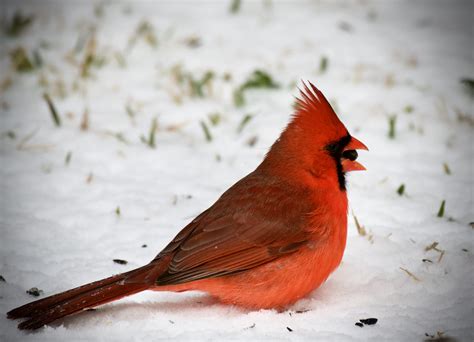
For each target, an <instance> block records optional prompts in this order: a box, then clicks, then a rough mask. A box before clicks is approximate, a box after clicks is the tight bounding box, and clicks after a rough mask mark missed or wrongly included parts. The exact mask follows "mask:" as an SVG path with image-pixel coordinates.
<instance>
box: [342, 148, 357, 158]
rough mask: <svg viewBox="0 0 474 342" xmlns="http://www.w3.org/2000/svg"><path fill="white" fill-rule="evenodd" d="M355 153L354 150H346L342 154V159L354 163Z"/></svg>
mask: <svg viewBox="0 0 474 342" xmlns="http://www.w3.org/2000/svg"><path fill="white" fill-rule="evenodd" d="M357 156H358V154H357V151H356V150H347V151H344V152H342V158H346V159H349V160H350V161H354V160H356V159H357Z"/></svg>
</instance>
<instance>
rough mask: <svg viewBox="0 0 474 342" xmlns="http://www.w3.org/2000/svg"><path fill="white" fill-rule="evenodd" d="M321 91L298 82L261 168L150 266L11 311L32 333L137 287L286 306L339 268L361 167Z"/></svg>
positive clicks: (353, 142)
mask: <svg viewBox="0 0 474 342" xmlns="http://www.w3.org/2000/svg"><path fill="white" fill-rule="evenodd" d="M357 149H363V150H367V147H366V146H365V145H364V144H363V143H361V142H360V141H359V140H357V139H356V138H354V137H352V136H351V135H350V134H349V132H348V131H347V129H346V128H345V127H344V125H343V124H342V122H341V121H340V120H339V119H338V117H337V115H336V113H335V112H334V111H333V109H332V108H331V106H330V104H329V103H328V101H327V100H326V98H325V97H324V95H323V94H322V93H321V92H320V91H319V90H318V89H317V88H316V87H315V86H314V85H313V84H311V83H309V86H307V85H306V84H304V90H303V91H301V98H300V99H297V100H296V110H295V114H294V116H293V118H292V120H291V121H290V123H289V124H288V126H287V127H286V128H285V130H284V131H283V133H282V134H281V135H280V137H279V138H278V139H277V141H276V142H275V143H274V144H273V145H272V147H271V148H270V151H269V152H268V154H267V155H266V157H265V158H264V160H263V161H262V163H261V164H260V165H259V166H258V167H257V168H256V169H255V171H253V172H251V173H250V174H249V175H247V176H245V177H244V178H242V179H241V180H239V181H238V182H237V183H235V184H234V185H233V186H232V187H230V188H229V189H228V190H227V191H226V192H224V194H223V195H222V196H221V197H220V198H219V199H218V200H217V202H215V203H214V204H213V205H212V206H211V207H210V208H209V209H207V210H205V211H204V212H203V213H201V214H200V215H199V216H197V217H196V218H195V219H194V220H193V221H192V222H191V223H189V224H188V225H187V226H186V227H184V228H183V229H182V230H181V231H180V232H179V233H178V235H177V236H176V237H175V238H174V239H173V240H172V241H171V242H170V243H169V244H168V245H167V246H166V247H165V248H164V249H163V250H162V251H161V252H160V253H159V254H158V255H157V256H156V257H155V258H154V259H153V260H152V261H151V262H150V263H149V264H147V265H145V266H142V267H140V268H137V269H135V270H132V271H129V272H126V273H122V274H117V275H114V276H112V277H110V278H106V279H103V280H99V281H96V282H93V283H90V284H87V285H83V286H80V287H77V288H74V289H72V290H69V291H66V292H63V293H59V294H56V295H53V296H50V297H47V298H44V299H40V300H37V301H35V302H32V303H29V304H26V305H23V306H21V307H19V308H16V309H14V310H12V311H10V312H8V314H7V315H8V318H11V319H17V318H26V320H25V321H24V322H22V323H20V324H19V325H18V328H19V329H38V328H40V327H42V326H43V325H45V324H48V323H51V322H53V321H55V320H57V319H59V318H61V317H64V316H67V315H71V314H74V313H76V312H79V311H82V310H84V309H88V308H92V307H95V306H98V305H101V304H105V303H108V302H111V301H114V300H118V299H120V298H122V297H125V296H129V295H132V294H134V293H137V292H141V291H144V290H155V291H174V292H182V291H188V290H200V291H204V292H207V293H209V294H210V295H212V296H214V297H216V298H217V299H218V300H220V301H221V302H223V303H226V304H231V305H237V306H241V307H245V308H249V309H262V308H264V309H270V308H276V309H280V310H281V309H284V308H285V307H287V306H288V305H290V304H292V303H294V302H296V301H297V300H298V299H300V298H302V297H304V296H306V295H307V294H309V293H310V292H311V291H313V290H314V289H316V288H317V287H319V286H320V285H321V284H322V283H323V282H324V281H325V280H326V279H327V278H328V276H329V275H330V274H331V272H333V271H334V269H335V268H336V267H337V266H338V265H339V263H340V262H341V259H342V255H343V253H344V249H345V245H346V235H347V195H346V180H345V174H346V172H348V171H355V170H364V169H365V168H364V167H363V166H362V165H361V164H359V163H358V162H357V161H356V158H357V152H356V150H357Z"/></svg>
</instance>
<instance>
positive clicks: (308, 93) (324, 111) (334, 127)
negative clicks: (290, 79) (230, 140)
mask: <svg viewBox="0 0 474 342" xmlns="http://www.w3.org/2000/svg"><path fill="white" fill-rule="evenodd" d="M303 85H304V89H303V90H300V95H301V97H300V98H297V99H296V111H295V114H294V116H293V118H292V120H291V122H290V123H289V124H288V126H287V127H286V129H285V130H284V131H283V133H282V134H281V136H280V138H279V139H278V140H277V141H276V142H275V144H274V145H273V146H272V148H271V149H270V151H269V153H268V154H267V157H266V162H267V163H268V164H273V165H274V166H273V167H276V166H277V164H279V166H278V167H280V168H281V169H282V170H284V171H288V172H291V171H295V170H299V171H303V172H308V173H309V174H310V175H311V176H312V177H315V178H320V179H327V180H330V181H334V182H336V181H337V184H338V185H339V188H340V189H341V190H345V188H346V187H345V185H346V183H345V174H346V172H350V171H358V170H365V168H364V166H362V165H361V164H360V163H359V162H357V161H356V159H357V157H358V154H357V150H368V148H367V147H366V146H365V145H364V144H363V143H362V142H360V141H359V140H358V139H356V138H354V137H353V136H351V135H350V134H349V132H348V130H347V128H346V127H345V126H344V124H343V123H342V122H341V121H340V120H339V118H338V117H337V115H336V113H335V112H334V110H333V109H332V107H331V105H330V104H329V102H328V101H327V100H326V98H325V97H324V95H323V94H322V93H321V91H319V89H317V88H316V87H315V86H314V85H313V84H311V83H309V86H307V85H306V84H305V83H303ZM264 164H265V162H264ZM285 169H286V170H285Z"/></svg>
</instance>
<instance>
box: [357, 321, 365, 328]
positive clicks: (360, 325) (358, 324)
mask: <svg viewBox="0 0 474 342" xmlns="http://www.w3.org/2000/svg"><path fill="white" fill-rule="evenodd" d="M355 325H357V326H358V327H361V328H363V327H364V325H363V324H362V323H361V322H356V324H355Z"/></svg>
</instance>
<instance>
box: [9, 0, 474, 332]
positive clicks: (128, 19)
mask: <svg viewBox="0 0 474 342" xmlns="http://www.w3.org/2000/svg"><path fill="white" fill-rule="evenodd" d="M229 5H230V2H227V1H225V2H220V1H207V2H202V3H200V4H197V3H195V2H189V1H188V2H185V1H176V2H171V1H163V2H130V3H125V2H102V3H100V2H94V3H92V2H85V1H81V2H61V1H57V2H45V1H41V2H40V1H31V2H24V1H22V2H14V1H12V2H5V1H4V2H2V5H1V9H2V17H3V19H5V18H11V16H12V15H13V13H14V12H15V11H16V9H18V8H21V9H22V12H23V13H24V14H34V17H35V19H34V22H33V24H32V26H31V27H29V28H27V30H26V32H25V33H23V34H22V35H20V36H19V37H17V38H10V37H6V36H5V35H3V34H2V36H1V44H0V49H1V51H0V84H5V83H4V82H5V80H7V79H10V80H11V81H12V84H11V86H10V87H8V88H7V89H5V88H6V87H3V86H2V87H1V88H2V90H0V107H1V109H0V110H1V111H0V115H1V125H0V165H1V167H0V172H1V174H0V179H1V184H0V191H1V196H0V210H1V211H0V229H1V231H0V232H1V242H0V247H1V248H0V259H1V262H0V274H1V275H2V276H3V277H4V278H5V280H6V282H1V283H0V312H1V314H2V317H1V318H0V339H1V340H2V341H19V340H34V341H64V340H72V341H75V340H87V341H102V340H114V341H119V340H122V341H135V340H136V341H143V340H151V339H153V340H159V339H166V340H168V339H176V340H250V339H252V340H272V341H273V340H277V341H278V340H311V341H314V340H320V341H381V340H387V341H414V340H417V341H420V340H423V339H425V338H429V337H427V336H426V335H425V334H428V335H433V336H436V335H437V334H438V332H440V333H441V334H444V335H443V336H449V337H452V338H455V339H456V340H458V341H471V340H473V337H474V328H473V326H472V325H473V324H472V317H473V307H474V300H473V299H474V295H473V293H474V291H473V287H474V279H473V274H474V272H473V271H474V269H473V264H474V263H473V261H474V257H473V251H474V242H473V237H472V234H473V228H472V227H471V226H470V224H469V223H470V222H472V221H473V219H474V216H473V181H472V179H473V160H474V159H473V157H474V156H473V147H472V136H473V135H472V134H473V120H474V119H473V116H472V115H473V113H472V110H473V100H472V97H470V95H469V94H468V92H467V91H466V90H465V89H464V88H463V85H462V84H461V83H460V79H461V78H465V77H470V78H472V77H473V70H474V68H473V66H474V57H473V42H472V32H473V24H472V14H473V10H474V8H473V3H472V2H468V1H466V2H459V1H429V2H428V1H416V2H415V1H402V0H398V1H384V2H382V1H336V2H333V1H304V2H303V1H298V2H290V1H286V2H283V1H269V0H267V1H243V2H242V5H241V8H240V10H239V11H238V12H237V13H235V14H231V13H230V12H229ZM101 11H102V15H100V12H101ZM97 14H98V15H97ZM144 21H146V22H148V23H149V24H150V25H151V27H152V28H151V31H149V32H154V34H155V35H156V40H157V43H156V46H155V47H154V46H153V44H150V42H151V43H152V40H151V41H150V40H149V41H148V43H147V40H146V37H145V39H144V37H143V36H141V37H140V38H138V39H137V40H136V42H135V44H134V45H133V46H132V47H130V45H129V40H130V37H132V36H133V35H134V32H135V31H136V29H137V27H138V26H139V24H140V23H141V22H144ZM92 26H93V27H95V32H96V35H95V38H96V42H97V47H96V52H97V54H99V55H102V56H105V58H106V64H105V65H104V66H102V67H100V68H96V67H92V68H91V74H92V75H91V77H89V78H86V79H84V78H81V77H80V71H79V69H80V63H81V61H83V59H84V49H83V50H81V51H80V52H79V53H77V54H75V55H74V53H71V51H72V50H73V49H74V47H75V46H76V44H77V41H78V37H80V36H82V37H84V36H85V37H87V32H89V31H88V27H92ZM145 36H146V34H145ZM148 38H149V39H150V37H148ZM152 38H153V37H151V39H152ZM190 39H191V41H193V40H194V42H196V39H199V41H200V46H198V47H194V48H192V47H190V46H189V40H190ZM18 46H23V47H24V48H25V49H26V50H27V51H28V53H32V51H33V50H35V49H36V50H37V51H39V52H40V54H41V56H42V58H43V62H44V65H43V67H42V68H41V69H40V70H36V71H34V72H30V73H18V72H16V71H14V70H13V69H12V66H11V62H10V55H9V51H11V50H12V49H13V48H15V47H18ZM117 53H119V54H121V55H122V56H123V59H124V60H125V65H124V66H123V65H122V66H121V65H120V62H119V60H120V57H118V58H117ZM71 54H72V56H73V57H68V56H71ZM322 56H326V57H327V59H328V62H329V63H328V68H327V70H326V71H324V72H322V71H320V60H321V58H322ZM71 60H73V61H72V62H71ZM176 65H181V66H182V69H183V70H185V71H187V72H191V73H192V74H193V75H194V76H195V78H200V77H201V76H202V75H203V74H204V73H205V72H206V71H208V70H212V71H213V72H214V74H215V78H214V80H213V81H212V93H210V94H209V93H208V92H207V90H208V89H205V90H206V93H205V97H204V98H192V97H190V96H189V93H187V90H186V89H182V88H179V87H178V86H177V85H176V82H175V81H174V80H173V76H172V72H171V69H172V68H173V67H174V66H176ZM255 69H262V70H265V71H267V72H268V73H269V74H270V75H271V76H272V77H273V78H274V80H275V81H276V82H278V83H279V84H280V85H281V87H280V88H279V89H275V90H254V91H248V92H246V94H245V98H246V104H245V106H243V107H235V106H234V103H233V91H234V89H236V88H237V87H238V86H239V85H240V84H242V83H243V82H244V81H245V79H247V77H248V76H249V75H250V74H251V73H252V72H253V71H254V70H255ZM225 73H228V74H230V75H231V80H230V81H225V80H224V79H223V76H224V74H225ZM41 78H43V85H41V84H40V81H39V80H40V79H41ZM44 78H46V79H47V80H48V82H47V83H48V84H47V85H44ZM300 80H310V81H312V82H314V83H315V84H316V85H317V86H318V87H319V88H320V89H321V90H322V91H323V92H324V93H325V94H326V96H327V97H328V98H329V99H331V101H332V102H333V103H334V104H335V107H336V108H337V112H338V113H339V115H340V117H341V119H342V121H343V122H344V123H345V124H346V126H347V127H348V129H349V131H350V132H352V133H353V135H354V136H356V137H357V138H358V139H360V140H361V141H363V142H364V143H365V144H366V145H367V146H369V149H370V152H362V153H361V154H360V158H359V159H360V161H361V162H362V163H363V164H364V165H365V166H366V167H367V171H366V172H360V173H353V174H351V175H350V176H349V191H348V194H349V199H350V212H349V227H348V231H349V236H348V243H347V249H346V252H345V256H344V259H343V263H342V264H341V266H340V267H339V269H337V270H336V272H335V273H334V274H333V275H332V276H331V277H330V279H329V280H328V281H327V282H326V283H325V284H324V285H323V286H322V287H321V288H320V289H318V290H317V291H315V292H313V293H312V294H311V295H310V296H309V297H308V298H305V299H303V300H301V301H299V302H298V303H296V304H295V305H294V306H292V307H291V308H289V310H288V311H285V312H281V313H279V312H277V311H274V310H263V311H257V312H249V311H245V310H242V309H239V308H235V307H230V306H223V305H221V304H219V303H216V302H213V301H212V300H211V299H209V298H207V297H206V296H203V294H200V293H183V294H175V293H156V292H145V293H141V294H138V295H135V296H132V297H128V298H125V299H123V300H121V301H119V302H115V303H112V304H108V305H106V306H103V307H100V308H99V309H98V310H97V311H94V312H86V313H83V314H80V315H76V316H74V317H70V318H68V319H65V320H63V321H60V322H58V323H55V324H52V325H51V326H48V327H45V328H44V329H42V330H40V331H37V332H35V333H25V332H22V331H18V330H17V329H16V325H17V323H18V322H17V321H10V320H7V319H6V318H5V316H3V314H4V313H6V312H7V311H8V310H10V309H12V308H13V307H16V306H18V305H21V304H24V303H26V302H29V301H31V300H33V299H34V298H33V297H31V296H29V295H28V294H26V293H25V291H26V290H28V289H29V288H31V287H38V288H39V289H41V290H43V291H44V294H43V295H42V296H46V295H50V294H54V293H56V292H59V291H63V290H66V289H68V288H70V287H74V286H77V285H80V284H83V283H86V282H89V281H93V280H96V279H99V278H102V277H106V276H109V275H111V274H115V273H120V272H123V271H126V270H129V269H132V268H135V267H138V266H141V265H143V264H145V263H147V262H148V261H150V260H151V259H152V258H153V257H154V256H155V255H156V254H157V253H158V252H159V251H160V250H161V249H162V248H163V247H164V246H165V245H166V244H167V242H168V241H169V240H170V239H172V238H173V237H174V235H175V234H177V232H178V231H179V229H180V228H182V227H183V226H184V225H185V224H186V223H188V222H189V221H190V220H192V218H194V217H195V216H196V215H197V214H199V213H200V212H201V211H203V210H204V209H206V208H207V207H208V206H209V205H210V204H212V203H213V201H215V200H216V199H217V197H218V196H219V195H220V194H221V193H222V192H223V191H224V190H225V189H227V188H228V187H229V186H230V185H231V184H233V183H234V182H235V181H237V180H238V179H240V178H241V177H243V176H244V175H245V174H247V173H248V172H250V171H252V170H253V168H254V167H255V166H256V165H258V163H259V161H260V160H261V159H262V157H263V156H264V154H265V153H266V151H267V149H268V147H269V146H270V145H271V143H272V142H273V141H274V140H275V139H276V138H277V137H278V134H279V132H280V131H281V130H282V128H283V127H284V125H285V124H286V122H287V121H288V119H289V117H290V114H291V112H292V107H291V105H292V102H293V99H294V96H296V95H297V89H296V87H295V85H296V84H299V81H300ZM61 82H62V83H63V85H64V86H63V88H64V92H65V94H63V95H64V96H63V97H61V96H60V95H61V92H62V91H61V88H62V86H61V85H60V84H61ZM43 92H48V93H49V94H50V95H51V98H52V99H53V102H54V104H55V106H56V107H57V109H58V112H59V113H60V116H61V119H62V126H61V127H55V126H54V124H53V121H52V120H51V115H50V112H49V110H48V107H47V105H46V103H45V101H44V99H43V98H42V94H43ZM177 97H179V99H178V98H177ZM127 106H129V107H130V108H132V109H133V112H134V116H133V117H132V118H131V117H130V116H129V115H127V110H126V107H127ZM407 106H408V107H407ZM410 106H411V107H412V111H411V112H410V110H409V109H408V110H407V108H409V107H410ZM85 110H88V113H89V129H88V130H86V131H81V130H80V129H79V127H80V123H81V120H82V117H83V112H84V111H85ZM211 113H220V115H221V122H220V123H219V124H218V125H216V126H213V125H212V124H211V123H210V121H209V119H208V115H209V114H211ZM249 113H250V114H252V115H253V117H252V119H251V120H250V121H249V122H248V124H247V125H246V126H245V127H244V128H243V130H242V132H241V133H238V132H237V128H238V126H239V124H240V123H241V121H242V119H243V117H244V116H245V115H246V114H249ZM459 113H461V114H459ZM392 115H396V116H397V119H396V136H395V138H394V139H389V138H388V127H389V124H388V118H389V117H390V116H392ZM460 116H461V117H462V118H464V119H462V118H460ZM153 118H157V122H158V130H157V133H156V147H155V148H150V147H149V146H147V145H146V144H145V143H143V142H142V141H141V139H140V136H142V135H143V136H145V137H147V136H148V132H149V130H150V125H151V122H152V120H153ZM201 121H205V122H206V123H207V125H208V127H209V129H210V131H211V134H212V136H213V139H212V141H210V142H207V141H206V139H205V136H204V134H203V130H202V128H201V126H200V122H201ZM9 132H13V133H14V135H15V137H14V138H12V137H10V136H11V133H9ZM117 133H121V136H122V137H123V138H124V139H125V140H126V141H127V142H126V143H124V142H122V141H120V140H119V139H117V137H116V134H117ZM253 137H258V138H257V142H256V144H255V146H249V145H248V141H249V139H251V138H253ZM68 153H70V161H69V163H68V164H67V163H66V162H65V159H66V156H67V154H68ZM444 163H446V164H447V165H448V166H449V169H450V171H451V174H447V173H446V172H445V171H444V169H443V164H444ZM401 184H405V193H404V194H403V195H402V196H400V195H399V194H398V193H397V189H398V187H399V186H400V185H401ZM442 200H446V210H445V215H444V216H443V217H441V218H439V217H437V213H438V209H439V207H440V204H441V201H442ZM117 207H119V208H120V215H117V214H116V209H117ZM352 212H353V213H354V214H355V215H356V216H357V218H358V220H359V222H360V224H362V225H363V226H364V227H365V229H366V230H367V234H366V235H365V236H361V235H359V234H358V231H357V229H356V226H355V223H354V219H353V217H352ZM433 242H438V245H437V246H436V248H435V249H430V250H428V251H426V247H427V246H430V245H432V243H433ZM143 244H146V245H147V247H146V248H142V245H143ZM442 251H443V252H442ZM117 258H119V259H125V260H127V261H128V264H127V265H119V264H116V263H113V262H112V260H113V259H117ZM422 259H429V260H430V261H431V262H430V261H424V262H423V261H422ZM403 269H404V270H406V271H408V272H410V273H411V274H412V275H413V276H414V277H413V276H410V275H409V274H408V273H407V272H406V271H404V270H403ZM415 277H416V278H415ZM300 311H303V312H300ZM369 317H376V318H378V322H377V324H376V325H373V326H364V327H363V328H360V327H357V326H355V322H357V321H358V320H359V319H361V318H369ZM287 327H289V328H291V329H292V331H289V330H288V329H287Z"/></svg>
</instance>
